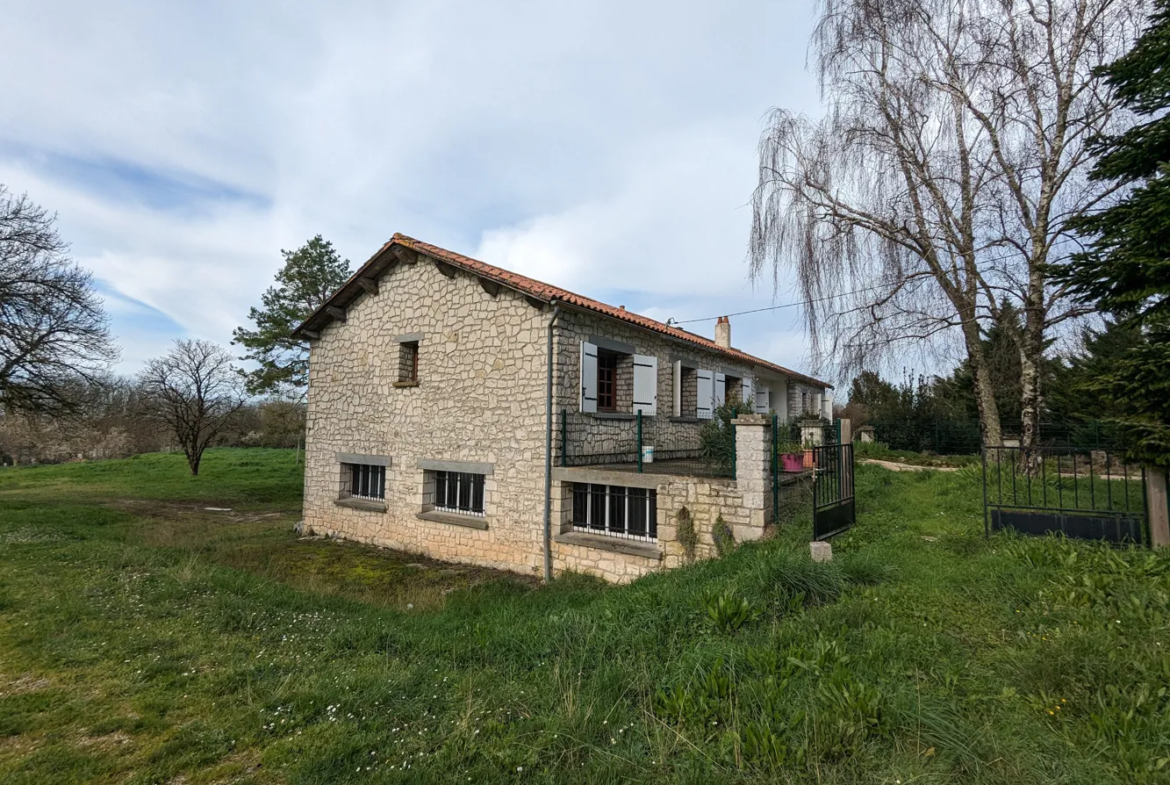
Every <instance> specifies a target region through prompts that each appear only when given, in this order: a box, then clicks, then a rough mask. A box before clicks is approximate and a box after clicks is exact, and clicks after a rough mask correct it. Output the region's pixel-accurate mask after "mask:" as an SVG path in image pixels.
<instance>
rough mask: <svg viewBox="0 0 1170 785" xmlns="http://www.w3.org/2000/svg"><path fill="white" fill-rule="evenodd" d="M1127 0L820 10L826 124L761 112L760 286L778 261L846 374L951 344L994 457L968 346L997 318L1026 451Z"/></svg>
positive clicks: (988, 411) (892, 3)
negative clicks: (1057, 280)
mask: <svg viewBox="0 0 1170 785" xmlns="http://www.w3.org/2000/svg"><path fill="white" fill-rule="evenodd" d="M1141 5H1142V3H1141V2H1140V0H1139V1H1138V2H1134V0H1022V1H1021V0H822V3H821V15H820V21H819V23H818V25H817V27H816V31H815V33H814V36H813V42H812V46H813V51H814V53H815V57H816V64H817V69H818V72H819V76H820V79H821V87H822V92H823V94H824V95H825V97H826V100H827V103H828V107H827V108H828V112H827V115H826V117H825V118H824V119H823V120H821V121H819V122H813V121H810V120H808V119H806V118H802V117H797V116H794V115H792V114H790V113H788V112H785V111H782V110H776V111H775V112H774V113H773V115H772V116H771V119H770V122H769V127H768V129H767V131H766V132H765V134H764V137H763V139H762V141H761V145H760V172H759V186H758V188H757V190H756V192H755V194H754V196H753V226H752V235H751V243H750V250H749V258H750V261H751V264H752V271H753V275H754V276H755V277H757V278H758V277H760V276H762V275H764V274H765V272H766V271H767V270H768V269H769V268H770V269H771V270H772V273H773V276H774V281H778V280H779V269H780V267H781V266H783V265H785V264H792V265H793V266H794V267H795V270H796V273H797V277H798V280H799V282H800V287H801V290H802V293H803V294H804V296H805V299H806V300H810V301H814V302H813V303H812V304H811V305H809V306H808V308H807V309H806V317H807V321H808V325H809V328H810V330H811V332H812V336H813V342H814V352H815V353H816V354H817V356H818V358H822V359H823V358H824V357H825V356H826V355H829V356H832V357H833V358H834V359H835V362H836V364H837V365H838V370H839V371H840V372H841V373H842V374H845V373H849V372H853V371H856V370H858V369H860V368H862V367H865V366H867V365H872V364H875V363H880V362H882V361H883V360H885V359H887V357H888V356H889V353H890V352H892V351H899V350H901V349H900V347H903V346H905V345H906V344H907V343H908V342H909V343H915V344H917V345H919V346H920V347H921V346H923V345H929V346H938V345H939V343H940V341H942V342H945V341H947V340H948V339H949V340H952V341H953V340H955V339H958V341H959V342H960V343H961V345H962V347H963V349H964V351H965V354H966V356H967V359H968V360H969V362H970V365H971V368H972V372H973V375H974V386H975V397H976V400H977V402H978V406H979V413H980V419H981V424H982V427H983V438H984V443H986V444H999V443H1000V442H1001V437H1002V434H1001V427H1000V418H999V412H998V411H997V407H996V405H995V396H994V388H993V385H992V380H991V376H990V374H989V373H988V370H987V362H986V358H985V357H984V350H983V345H982V338H983V337H984V336H985V334H986V330H987V328H988V327H989V325H990V324H992V323H994V322H996V321H998V320H999V317H1000V315H1001V313H1002V311H1003V308H1004V305H1005V304H1010V305H1012V306H1014V307H1015V308H1016V309H1018V311H1019V312H1021V313H1022V314H1023V319H1022V325H1021V326H1020V328H1019V329H1015V325H1014V324H1013V325H1011V328H1012V330H1013V337H1014V338H1015V342H1016V344H1017V346H1018V349H1019V352H1020V358H1021V365H1022V368H1023V372H1022V380H1021V408H1022V415H1021V418H1022V421H1021V431H1022V437H1023V439H1022V444H1023V445H1024V446H1026V447H1027V446H1031V445H1032V444H1033V443H1034V441H1035V439H1036V436H1037V433H1036V430H1037V424H1038V422H1039V417H1040V413H1041V410H1042V390H1041V388H1040V373H1039V364H1040V361H1041V359H1042V354H1043V351H1044V347H1045V335H1046V333H1047V332H1049V331H1051V330H1052V329H1053V328H1055V327H1056V326H1057V325H1060V324H1061V323H1062V322H1065V321H1066V320H1068V319H1071V318H1075V317H1077V316H1079V315H1081V314H1083V313H1084V311H1083V310H1080V309H1079V307H1078V306H1076V305H1073V304H1072V303H1071V302H1070V300H1069V299H1068V298H1067V297H1066V293H1065V290H1064V288H1061V287H1053V286H1052V285H1051V284H1050V282H1049V280H1048V278H1047V276H1046V274H1045V269H1046V266H1047V265H1048V264H1049V263H1051V262H1054V261H1057V260H1058V259H1059V258H1061V257H1063V256H1065V255H1067V254H1068V253H1069V252H1070V251H1071V250H1072V249H1073V248H1074V246H1075V244H1076V239H1075V236H1074V235H1073V234H1072V232H1071V230H1070V228H1069V221H1070V220H1071V219H1072V218H1075V217H1077V216H1079V215H1081V214H1083V213H1085V212H1086V211H1089V210H1092V209H1094V208H1095V207H1097V206H1099V205H1100V204H1101V203H1102V201H1103V200H1105V199H1108V198H1109V197H1110V195H1111V194H1110V187H1109V186H1108V185H1106V184H1102V183H1099V182H1090V181H1089V180H1088V178H1087V174H1088V169H1089V168H1090V167H1091V165H1092V161H1091V159H1090V158H1089V156H1088V154H1087V151H1086V143H1087V141H1088V140H1089V139H1091V138H1092V137H1093V136H1095V135H1097V134H1100V133H1102V132H1104V131H1107V130H1110V129H1111V128H1113V127H1114V126H1115V125H1116V124H1118V123H1120V122H1124V120H1125V118H1124V117H1122V116H1121V113H1120V111H1119V110H1118V105H1117V102H1116V101H1115V100H1114V98H1113V97H1112V96H1111V95H1110V94H1109V93H1108V92H1107V91H1106V90H1105V89H1104V86H1103V85H1102V84H1101V83H1100V82H1099V81H1098V79H1097V77H1096V76H1095V75H1094V74H1093V69H1094V67H1096V66H1098V65H1101V64H1103V63H1108V62H1111V61H1112V60H1113V59H1114V58H1115V57H1116V56H1117V55H1119V54H1120V53H1121V52H1124V51H1125V50H1126V48H1127V46H1128V43H1129V41H1130V40H1131V38H1132V36H1133V35H1134V33H1135V31H1136V24H1137V23H1138V22H1139V21H1140V9H1141ZM826 299H827V300H828V302H829V303H830V304H829V305H828V306H821V305H818V304H817V302H815V301H821V302H824V301H825V300H826ZM1005 325H1006V321H1005Z"/></svg>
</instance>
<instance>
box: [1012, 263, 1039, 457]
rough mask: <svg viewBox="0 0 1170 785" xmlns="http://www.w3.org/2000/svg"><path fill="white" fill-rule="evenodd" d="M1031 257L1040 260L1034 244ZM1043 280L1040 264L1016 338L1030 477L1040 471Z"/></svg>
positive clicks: (1022, 444)
mask: <svg viewBox="0 0 1170 785" xmlns="http://www.w3.org/2000/svg"><path fill="white" fill-rule="evenodd" d="M1033 245H1034V246H1036V250H1035V252H1034V256H1035V257H1036V258H1042V257H1041V256H1040V253H1041V251H1040V250H1039V245H1040V243H1039V242H1038V241H1037V242H1034V243H1033ZM1044 288H1045V287H1044V276H1043V274H1042V273H1041V264H1040V263H1039V262H1034V263H1033V264H1032V270H1031V274H1030V276H1029V281H1028V292H1027V299H1026V300H1025V301H1024V325H1023V329H1022V331H1021V335H1020V336H1019V340H1018V343H1019V347H1020V448H1021V451H1022V452H1023V454H1024V460H1025V464H1026V467H1027V471H1028V473H1029V474H1035V473H1037V472H1038V471H1039V468H1040V463H1041V459H1040V454H1039V453H1037V452H1036V451H1035V448H1036V447H1038V446H1039V444H1040V414H1041V411H1042V408H1043V406H1042V404H1043V397H1042V390H1041V382H1042V379H1041V367H1042V365H1043V363H1044V321H1045V313H1044Z"/></svg>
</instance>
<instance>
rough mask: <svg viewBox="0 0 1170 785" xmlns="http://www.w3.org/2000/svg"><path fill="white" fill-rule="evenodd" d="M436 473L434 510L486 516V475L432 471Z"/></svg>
mask: <svg viewBox="0 0 1170 785" xmlns="http://www.w3.org/2000/svg"><path fill="white" fill-rule="evenodd" d="M430 473H431V474H433V475H434V478H433V479H434V508H433V509H434V510H435V511H436V512H447V513H453V514H455V515H473V516H476V517H479V518H482V517H483V516H484V504H483V496H484V493H483V486H484V475H482V474H471V473H469V472H448V471H436V472H430Z"/></svg>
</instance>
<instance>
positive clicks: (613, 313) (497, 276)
mask: <svg viewBox="0 0 1170 785" xmlns="http://www.w3.org/2000/svg"><path fill="white" fill-rule="evenodd" d="M394 245H400V246H403V247H406V248H410V249H412V250H414V251H416V252H418V253H421V254H425V255H427V256H430V257H432V258H435V259H439V260H441V261H444V262H446V263H448V264H450V265H452V266H454V267H459V268H462V269H464V270H467V271H468V272H471V273H474V274H475V275H478V276H481V277H483V278H486V279H488V280H491V281H495V282H497V283H499V284H502V285H504V286H507V287H508V288H510V289H514V290H516V291H518V292H520V293H522V294H526V295H529V296H531V297H535V298H537V299H539V300H544V301H550V300H554V299H555V300H558V301H560V302H563V303H568V304H569V305H572V306H575V307H577V308H583V309H585V310H589V311H594V312H596V313H600V314H603V315H605V316H609V317H611V318H614V319H619V320H621V321H623V322H628V323H630V324H634V325H637V326H638V327H642V328H644V329H647V330H653V331H654V332H657V333H662V334H663V335H668V336H671V337H673V338H677V339H679V340H682V341H686V342H687V343H691V344H694V345H696V346H700V347H702V348H704V349H708V350H710V351H714V352H718V353H720V354H723V355H726V356H728V357H732V358H734V359H736V360H739V361H740V362H745V363H748V364H751V365H757V366H761V367H764V368H767V369H769V370H772V371H775V372H777V373H781V374H783V375H785V376H788V377H791V378H793V379H796V380H798V381H803V382H808V383H810V384H813V385H815V386H817V387H827V388H831V387H832V385H830V384H828V383H827V382H823V381H820V380H819V379H814V378H813V377H811V376H806V375H804V374H802V373H797V372H796V371H793V370H790V369H788V368H785V367H783V366H781V365H776V364H775V363H771V362H768V361H767V360H763V359H761V358H759V357H754V356H753V355H750V354H748V353H747V352H741V351H739V350H738V349H725V348H723V347H722V346H719V345H718V344H717V343H715V342H714V341H712V340H710V339H708V338H704V337H703V336H701V335H696V334H695V333H692V332H688V331H686V330H683V329H680V328H678V327H674V326H672V325H668V324H665V323H663V322H660V321H657V320H656V319H651V318H650V317H648V316H642V315H641V314H636V313H633V312H632V311H627V310H625V309H624V308H615V307H614V306H612V305H607V304H606V303H603V302H600V301H598V300H594V299H593V298H591V297H585V296H584V295H580V294H577V293H576V292H570V291H569V290H568V289H562V288H560V287H559V286H552V285H551V284H547V283H544V282H543V281H537V280H536V279H534V278H529V277H528V276H525V275H520V274H519V273H514V272H512V271H510V270H505V269H503V268H502V267H496V266H495V265H491V264H487V263H486V262H481V261H479V260H478V259H472V258H471V257H469V256H464V255H463V254H458V253H455V252H454V251H448V250H447V249H445V248H439V247H438V246H436V245H431V244H430V243H424V242H422V241H421V240H416V239H414V238H413V237H407V236H406V235H404V234H395V235H394V236H393V237H392V238H390V240H389V242H387V243H386V244H385V245H383V246H382V247H381V248H380V249H379V250H378V252H377V253H376V254H374V255H373V256H372V257H371V258H370V260H369V261H368V262H366V263H365V264H364V265H362V267H361V269H359V270H358V271H357V272H356V273H354V275H353V276H352V277H351V278H350V279H349V281H347V282H346V283H345V284H344V285H343V286H342V287H341V288H340V289H338V290H337V292H336V293H335V294H334V295H333V297H331V298H330V300H329V302H328V303H326V304H325V305H323V306H322V307H321V308H319V309H318V310H317V311H316V312H314V313H313V315H312V316H310V317H309V318H308V319H306V320H305V322H304V324H302V325H301V326H300V327H298V328H297V329H296V331H295V332H294V334H295V333H299V332H300V331H301V330H302V329H304V328H306V327H310V326H312V325H315V324H317V323H318V322H320V321H322V320H323V319H325V320H327V319H328V316H327V314H326V311H325V309H326V308H327V307H328V306H330V305H334V304H336V301H338V300H344V301H348V300H349V299H352V297H351V296H349V293H350V292H352V290H354V289H358V288H359V287H358V286H357V283H356V282H357V279H358V278H360V277H362V274H363V273H364V272H365V271H366V270H368V269H369V268H370V267H371V266H372V265H374V264H375V262H377V260H378V259H379V258H380V257H381V256H382V255H383V254H384V253H385V252H386V251H388V250H389V249H390V248H391V247H392V246H394Z"/></svg>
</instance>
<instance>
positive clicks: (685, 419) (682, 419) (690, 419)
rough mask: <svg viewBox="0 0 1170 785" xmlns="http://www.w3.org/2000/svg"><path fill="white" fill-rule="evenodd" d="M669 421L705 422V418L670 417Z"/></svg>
mask: <svg viewBox="0 0 1170 785" xmlns="http://www.w3.org/2000/svg"><path fill="white" fill-rule="evenodd" d="M670 421H671V422H707V421H706V420H700V419H699V418H698V417H671V418H670Z"/></svg>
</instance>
